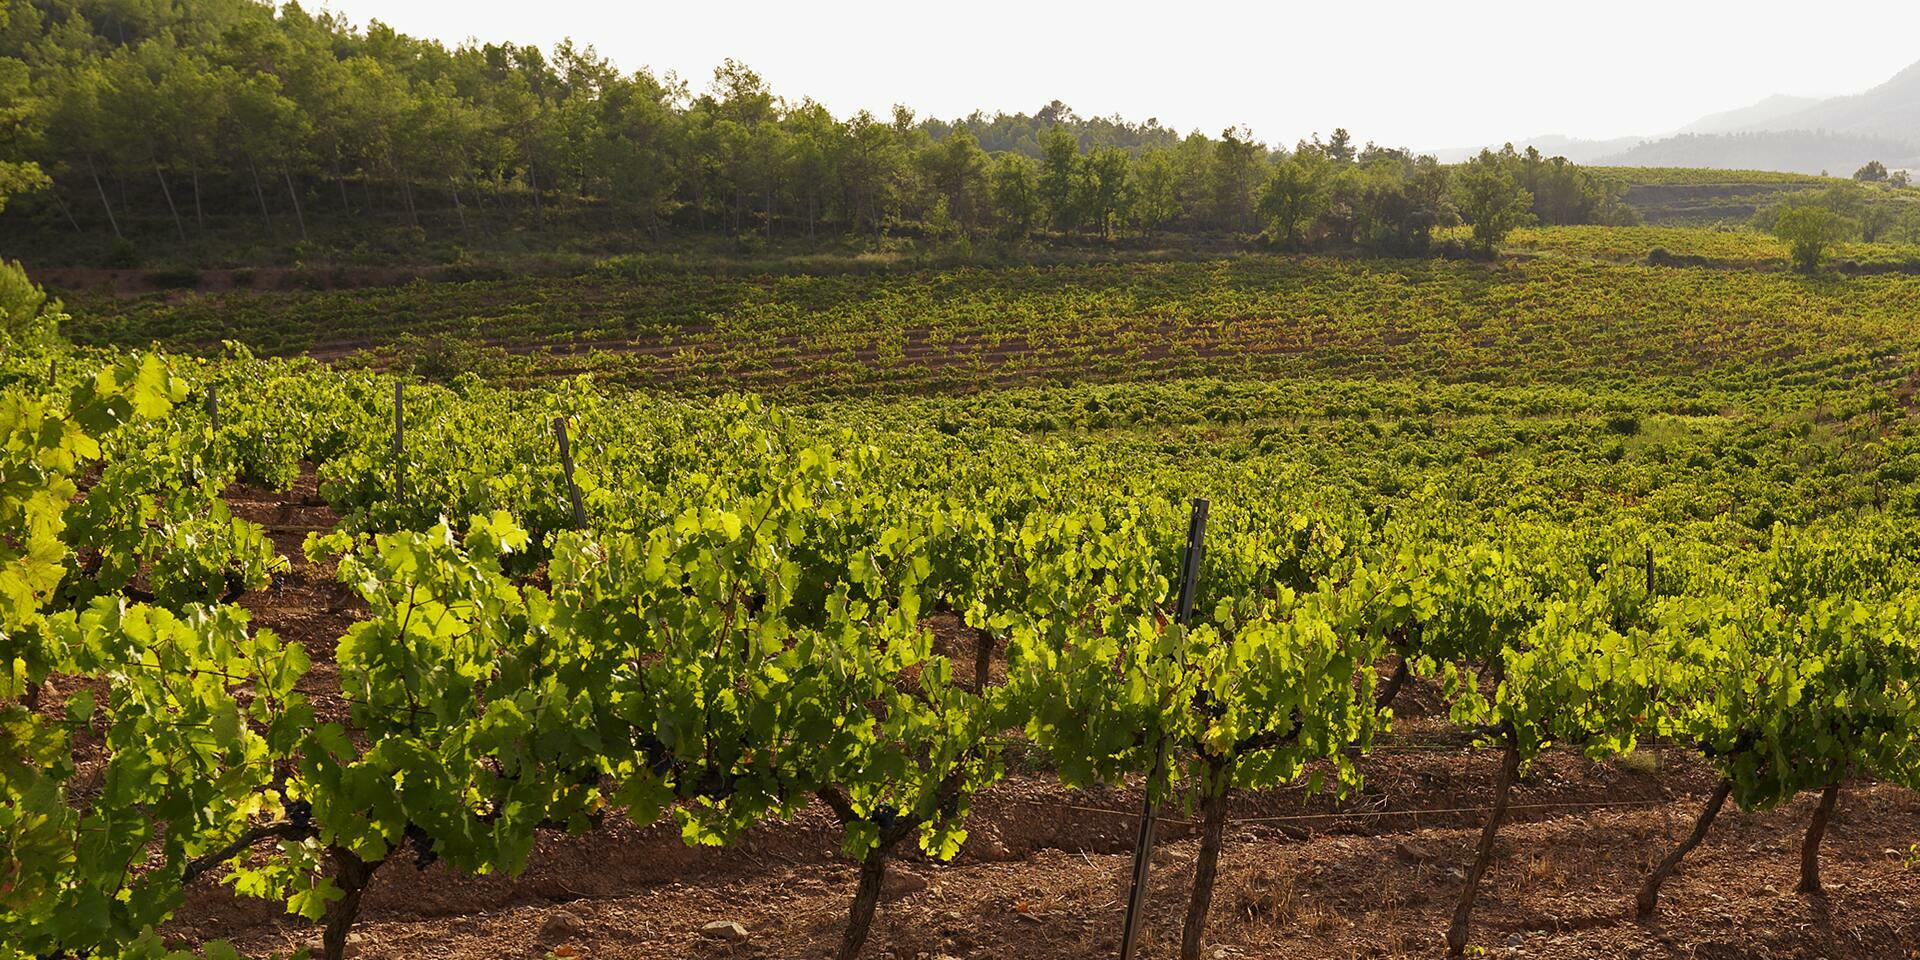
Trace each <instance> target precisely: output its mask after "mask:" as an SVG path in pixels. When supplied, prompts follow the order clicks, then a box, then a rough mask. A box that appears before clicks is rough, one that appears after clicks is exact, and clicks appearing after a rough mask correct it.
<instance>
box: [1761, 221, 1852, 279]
mask: <svg viewBox="0 0 1920 960" xmlns="http://www.w3.org/2000/svg"><path fill="white" fill-rule="evenodd" d="M1852 233H1853V224H1852V222H1851V221H1849V220H1847V219H1846V218H1845V217H1842V216H1840V215H1839V214H1837V213H1834V212H1833V211H1832V210H1828V209H1827V208H1825V207H1815V206H1799V207H1789V208H1788V209H1786V210H1783V211H1781V212H1780V217H1779V219H1778V220H1775V221H1774V224H1773V235H1774V236H1776V237H1779V238H1780V239H1781V241H1783V242H1785V243H1786V244H1787V251H1788V255H1789V256H1791V257H1792V259H1793V268H1794V269H1795V270H1798V271H1800V272H1802V273H1813V272H1815V271H1817V270H1819V269H1820V265H1821V264H1822V263H1825V262H1826V259H1827V254H1828V252H1829V251H1830V250H1831V248H1832V247H1833V245H1834V244H1836V243H1839V242H1840V241H1842V240H1845V239H1846V238H1847V237H1848V236H1850V235H1852Z"/></svg>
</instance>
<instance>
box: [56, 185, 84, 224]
mask: <svg viewBox="0 0 1920 960" xmlns="http://www.w3.org/2000/svg"><path fill="white" fill-rule="evenodd" d="M47 196H50V197H52V198H53V205H54V206H56V207H59V208H60V215H61V216H63V217H66V218H67V222H68V223H71V224H73V232H74V233H86V231H85V230H82V229H80V221H79V220H78V219H76V218H75V217H74V215H73V211H72V210H69V209H67V201H65V200H62V199H60V189H59V188H58V187H53V188H50V189H48V190H47Z"/></svg>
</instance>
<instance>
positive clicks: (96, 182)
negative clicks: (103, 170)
mask: <svg viewBox="0 0 1920 960" xmlns="http://www.w3.org/2000/svg"><path fill="white" fill-rule="evenodd" d="M87 173H88V174H89V175H91V176H92V177H93V189H95V190H97V191H99V193H100V208H101V209H103V210H105V211H107V225H108V226H110V227H112V228H113V238H114V239H115V240H125V239H126V235H125V234H123V233H121V232H120V221H119V220H118V219H117V218H115V217H114V215H113V202H112V201H110V200H108V199H107V188H106V185H105V184H102V183H101V182H100V169H99V168H98V167H96V166H94V165H93V156H92V155H91V154H89V155H88V156H87Z"/></svg>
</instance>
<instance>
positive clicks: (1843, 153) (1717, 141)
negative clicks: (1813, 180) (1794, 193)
mask: <svg viewBox="0 0 1920 960" xmlns="http://www.w3.org/2000/svg"><path fill="white" fill-rule="evenodd" d="M1869 160H1879V161H1881V162H1882V163H1885V164H1886V165H1887V166H1889V167H1895V168H1901V167H1907V168H1911V167H1917V166H1920V144H1916V143H1915V142H1913V141H1909V140H1904V139H1895V138H1892V137H1886V136H1873V135H1865V134H1840V133H1832V132H1828V131H1816V130H1794V131H1781V132H1775V131H1756V132H1748V133H1730V134H1712V135H1708V134H1683V135H1681V136H1677V137H1669V138H1667V139H1665V140H1655V141H1650V142H1647V143H1643V144H1641V145H1639V146H1637V147H1634V148H1632V149H1630V150H1625V151H1622V152H1620V153H1616V154H1613V155H1611V156H1607V157H1603V158H1601V159H1600V160H1599V161H1598V162H1599V163H1601V164H1605V165H1609V166H1621V167H1702V168H1707V169H1716V170H1780V171H1787V172H1792V173H1806V174H1832V175H1836V176H1845V175H1847V174H1848V173H1850V172H1852V171H1853V170H1857V169H1859V168H1860V166H1861V165H1863V164H1865V163H1866V162H1867V161H1869Z"/></svg>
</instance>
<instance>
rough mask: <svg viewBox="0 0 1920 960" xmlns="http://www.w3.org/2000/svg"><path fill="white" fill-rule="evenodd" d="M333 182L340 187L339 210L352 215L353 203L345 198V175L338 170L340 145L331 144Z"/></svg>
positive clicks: (349, 215)
mask: <svg viewBox="0 0 1920 960" xmlns="http://www.w3.org/2000/svg"><path fill="white" fill-rule="evenodd" d="M333 183H334V185H335V186H337V187H339V188H340V212H341V213H344V214H346V215H347V216H348V217H352V216H353V203H352V202H351V201H349V200H348V199H347V176H346V174H344V173H341V172H340V145H339V144H338V143H336V144H334V145H333Z"/></svg>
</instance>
